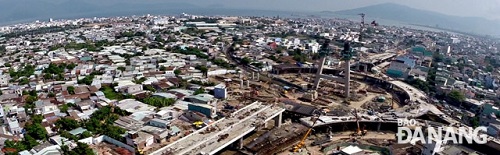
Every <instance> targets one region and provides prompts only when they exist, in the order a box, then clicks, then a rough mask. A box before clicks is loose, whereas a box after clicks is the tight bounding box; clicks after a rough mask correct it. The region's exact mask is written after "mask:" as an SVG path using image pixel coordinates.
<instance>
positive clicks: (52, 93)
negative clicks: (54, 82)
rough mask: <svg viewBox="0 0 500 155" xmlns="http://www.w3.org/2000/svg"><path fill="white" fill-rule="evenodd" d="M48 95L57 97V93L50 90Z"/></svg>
mask: <svg viewBox="0 0 500 155" xmlns="http://www.w3.org/2000/svg"><path fill="white" fill-rule="evenodd" d="M47 96H49V97H56V94H54V92H50V93H49V94H48V95H47Z"/></svg>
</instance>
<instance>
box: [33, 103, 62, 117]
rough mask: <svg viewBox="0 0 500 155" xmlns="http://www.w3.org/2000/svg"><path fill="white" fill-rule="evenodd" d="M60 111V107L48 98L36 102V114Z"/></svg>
mask: <svg viewBox="0 0 500 155" xmlns="http://www.w3.org/2000/svg"><path fill="white" fill-rule="evenodd" d="M55 111H59V108H58V107H57V106H56V105H55V104H53V103H51V102H50V101H48V100H45V101H41V100H38V101H36V102H35V113H36V114H47V113H51V112H55Z"/></svg>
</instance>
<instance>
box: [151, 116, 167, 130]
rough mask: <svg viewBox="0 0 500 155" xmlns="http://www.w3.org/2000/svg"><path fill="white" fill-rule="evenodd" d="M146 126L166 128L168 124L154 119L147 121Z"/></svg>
mask: <svg viewBox="0 0 500 155" xmlns="http://www.w3.org/2000/svg"><path fill="white" fill-rule="evenodd" d="M148 124H149V125H151V126H154V127H159V128H167V127H168V125H169V124H170V122H168V121H165V120H161V119H157V118H154V119H152V120H149V122H148Z"/></svg>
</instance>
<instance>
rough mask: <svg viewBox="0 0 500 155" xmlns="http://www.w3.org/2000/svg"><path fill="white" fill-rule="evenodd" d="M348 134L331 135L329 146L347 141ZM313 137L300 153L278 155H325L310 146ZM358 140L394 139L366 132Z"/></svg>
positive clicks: (382, 134)
mask: <svg viewBox="0 0 500 155" xmlns="http://www.w3.org/2000/svg"><path fill="white" fill-rule="evenodd" d="M350 134H352V132H339V133H335V134H333V135H332V136H333V138H332V142H330V144H331V143H335V142H338V141H342V140H345V139H349V138H350ZM318 136H319V135H318ZM313 137H314V136H311V137H309V138H308V139H307V140H306V147H305V148H304V149H302V150H301V151H302V152H296V153H295V152H290V151H286V152H282V153H279V154H278V155H323V154H325V153H323V152H322V151H321V147H320V146H311V145H310V144H311V143H312V142H313V141H314V139H315V138H313ZM360 139H380V140H385V139H394V134H392V133H383V132H368V133H367V134H366V135H365V136H363V137H361V138H360ZM327 145H328V144H327Z"/></svg>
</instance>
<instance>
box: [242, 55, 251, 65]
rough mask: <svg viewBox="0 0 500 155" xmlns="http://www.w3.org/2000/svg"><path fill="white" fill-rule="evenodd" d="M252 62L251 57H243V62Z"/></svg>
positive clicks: (245, 63)
mask: <svg viewBox="0 0 500 155" xmlns="http://www.w3.org/2000/svg"><path fill="white" fill-rule="evenodd" d="M250 62H252V60H250V58H247V57H244V58H243V59H241V63H242V64H244V65H248V64H250Z"/></svg>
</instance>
